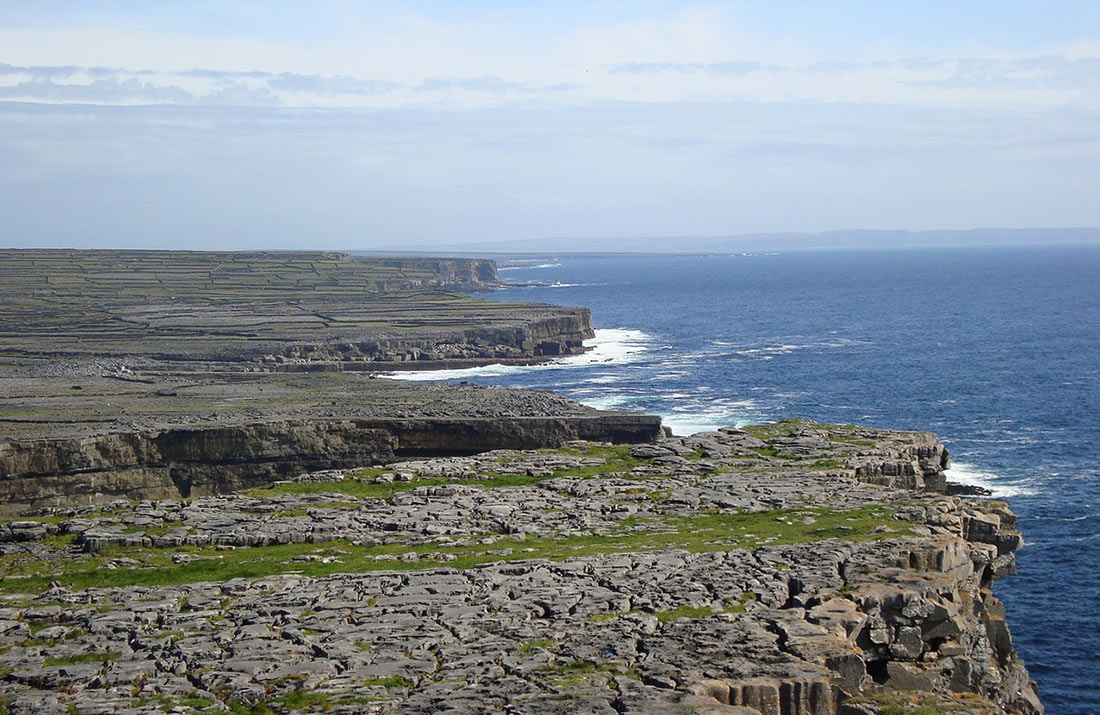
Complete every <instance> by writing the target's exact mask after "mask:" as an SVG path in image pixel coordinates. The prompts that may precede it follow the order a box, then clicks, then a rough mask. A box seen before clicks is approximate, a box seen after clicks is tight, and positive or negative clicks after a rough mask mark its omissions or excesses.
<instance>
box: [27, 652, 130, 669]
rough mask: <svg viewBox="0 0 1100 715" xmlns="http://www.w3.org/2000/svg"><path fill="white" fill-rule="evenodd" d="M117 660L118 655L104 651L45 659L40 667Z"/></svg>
mask: <svg viewBox="0 0 1100 715" xmlns="http://www.w3.org/2000/svg"><path fill="white" fill-rule="evenodd" d="M116 658H118V653H115V652H114V651H110V650H109V651H106V652H103V653H81V654H79V655H63V656H54V657H49V658H46V659H45V660H44V661H42V666H43V667H45V668H49V667H51V666H55V665H77V664H79V663H106V662H107V661H109V660H115V659H116Z"/></svg>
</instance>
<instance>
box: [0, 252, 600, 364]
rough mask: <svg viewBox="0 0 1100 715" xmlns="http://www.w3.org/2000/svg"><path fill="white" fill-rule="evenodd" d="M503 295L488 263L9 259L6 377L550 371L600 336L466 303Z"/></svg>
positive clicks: (565, 317)
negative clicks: (82, 370) (515, 365)
mask: <svg viewBox="0 0 1100 715" xmlns="http://www.w3.org/2000/svg"><path fill="white" fill-rule="evenodd" d="M497 285H498V283H497V269H496V264H495V263H493V262H492V261H488V260H480V259H459V258H455V259H434V258H367V257H362V256H349V255H346V254H341V253H325V252H202V253H199V252H187V251H73V250H0V319H2V320H0V326H3V327H0V365H10V366H12V367H15V368H27V367H35V368H37V369H39V370H56V369H57V367H56V366H57V365H58V364H65V365H66V366H72V365H76V366H77V367H75V368H73V369H79V366H80V365H81V364H85V365H86V364H87V363H89V362H94V361H103V360H111V359H113V360H117V361H119V362H122V363H124V364H125V365H127V366H128V367H130V368H132V369H137V370H141V371H143V372H155V373H162V374H164V373H167V374H179V373H181V372H210V371H216V370H235V371H247V370H272V369H280V370H295V369H297V370H330V371H335V370H341V369H343V368H344V367H345V366H347V367H350V368H352V369H358V370H369V369H377V368H379V367H383V368H386V369H390V368H392V367H393V363H402V364H403V363H410V364H418V363H421V362H426V361H451V362H453V361H455V360H464V361H469V362H470V364H476V363H478V362H479V361H480V362H482V363H484V362H493V361H502V360H503V361H531V360H539V359H545V358H546V357H549V356H553V355H563V354H568V353H571V352H576V351H578V350H581V349H582V341H584V340H585V339H587V338H591V337H592V336H593V332H592V322H591V315H590V313H589V312H588V310H587V309H585V308H563V307H559V306H550V305H539V304H521V303H500V302H493V301H488V300H482V299H478V298H475V297H471V296H470V295H466V294H464V293H462V292H459V291H484V290H491V289H493V288H495V287H497ZM374 362H382V363H384V365H382V366H372V363H374Z"/></svg>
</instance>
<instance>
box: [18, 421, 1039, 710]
mask: <svg viewBox="0 0 1100 715" xmlns="http://www.w3.org/2000/svg"><path fill="white" fill-rule="evenodd" d="M947 463H948V457H947V453H946V450H944V448H943V447H942V445H939V444H938V443H937V442H936V441H935V439H934V437H933V436H932V435H929V434H926V433H911V432H906V433H900V432H885V431H878V430H870V429H864V428H856V427H851V426H834V425H822V424H818V423H813V422H806V421H789V422H784V423H777V424H773V425H763V426H759V427H752V428H745V429H744V430H734V429H723V430H719V431H717V432H712V433H703V434H699V435H695V436H692V437H685V438H668V439H664V440H660V441H657V442H653V443H648V444H636V445H612V444H608V443H592V442H573V443H570V444H569V445H567V446H565V447H562V448H558V449H543V450H496V451H491V452H485V453H480V454H474V455H468V456H458V457H449V458H436V459H416V460H405V461H397V462H392V463H390V464H386V465H382V466H377V467H367V468H361V469H340V470H335V471H326V472H319V473H317V472H313V473H306V474H302V475H299V476H296V477H295V478H293V479H288V480H285V481H282V482H279V483H275V484H270V485H267V486H265V487H261V488H255V489H251V490H247V491H244V492H240V493H236V494H224V495H217V496H209V497H200V498H195V499H192V500H179V499H175V500H156V501H142V502H136V503H135V502H129V501H120V502H117V503H115V504H110V505H106V506H98V507H85V508H52V509H46V510H43V511H42V512H41V513H39V514H38V515H37V516H30V517H20V518H17V519H13V520H8V521H6V522H4V523H3V524H2V525H0V569H2V573H3V576H4V578H3V587H2V590H3V592H4V593H3V595H2V597H0V653H2V655H0V660H2V664H3V665H2V670H0V697H2V698H3V703H4V705H3V707H5V708H6V709H7V710H8V711H9V712H12V713H29V712H66V711H76V712H87V713H94V712H146V713H154V712H216V711H227V710H228V711H232V712H253V713H269V712H278V713H283V712H345V713H353V712H356V713H357V712H376V713H399V712H400V713H434V712H470V713H496V712H507V713H554V712H583V713H664V712H676V711H680V710H683V711H689V712H711V713H741V715H753V714H756V713H759V714H761V715H786V714H788V713H813V714H817V713H830V714H831V713H837V712H840V713H876V712H906V711H915V712H922V713H928V712H971V713H998V712H1014V713H1034V712H1041V710H1042V708H1041V705H1040V704H1039V702H1038V699H1037V697H1036V694H1035V690H1034V686H1033V685H1032V683H1031V682H1030V680H1029V678H1028V675H1027V671H1026V670H1025V668H1024V666H1023V664H1022V663H1020V662H1019V660H1018V659H1017V658H1016V655H1015V653H1014V651H1013V649H1012V645H1011V639H1010V636H1009V633H1008V629H1007V627H1006V626H1005V621H1004V612H1003V608H1002V607H1001V605H1000V603H999V602H998V601H997V599H996V598H995V597H994V596H993V594H992V592H991V590H990V587H991V585H992V582H993V581H994V580H995V579H996V578H998V577H1000V576H1002V575H1004V574H1007V573H1011V572H1012V571H1013V568H1014V559H1013V554H1012V552H1013V550H1014V549H1015V548H1017V547H1018V545H1019V544H1020V536H1019V533H1018V532H1017V531H1016V530H1015V529H1014V517H1013V515H1012V514H1011V512H1010V511H1009V510H1008V509H1007V507H1006V506H1005V505H1004V504H1003V503H999V502H993V501H980V500H968V499H960V498H957V497H950V496H946V495H944V494H943V493H942V492H943V490H944V486H945V485H944V482H943V470H944V468H945V467H946V465H947Z"/></svg>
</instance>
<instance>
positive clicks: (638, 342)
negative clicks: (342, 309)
mask: <svg viewBox="0 0 1100 715" xmlns="http://www.w3.org/2000/svg"><path fill="white" fill-rule="evenodd" d="M595 332H596V337H595V338H593V339H591V340H586V341H584V344H585V346H586V347H589V348H591V349H590V350H588V352H584V353H578V354H577V355H566V356H565V357H563V358H558V359H556V360H551V361H550V362H544V363H539V364H537V365H501V364H499V363H494V364H492V365H482V366H480V367H467V368H459V369H456V370H409V371H398V372H391V373H386V377H388V378H391V379H394V380H407V381H410V382H423V381H426V380H461V379H465V378H470V377H506V376H508V375H519V374H523V373H526V372H531V371H535V370H556V369H560V368H563V367H587V366H592V365H619V364H623V363H629V362H633V361H635V360H637V359H639V358H640V357H641V355H642V354H643V353H645V352H646V351H647V350H649V341H650V340H651V338H650V336H649V335H647V334H646V333H643V332H642V331H641V330H631V329H629V328H598V329H596V331H595Z"/></svg>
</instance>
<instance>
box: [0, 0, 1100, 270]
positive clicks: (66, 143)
mask: <svg viewBox="0 0 1100 715" xmlns="http://www.w3.org/2000/svg"><path fill="white" fill-rule="evenodd" d="M0 166H2V167H4V168H3V169H2V170H0V245H7V246H52V245H73V246H146V247H175V248H214V247H228V248H260V247H269V248H291V247H301V248H305V247H317V248H345V249H356V248H363V249H370V248H382V247H409V248H413V247H419V246H426V245H443V244H450V243H461V242H464V241H483V240H508V239H512V238H523V239H530V238H538V237H540V236H604V235H614V236H623V235H664V234H675V235H719V234H738V233H750V232H768V231H823V230H832V229H842V228H907V229H928V228H972V227H978V226H1003V227H1024V226H1093V225H1100V202H1096V201H1095V196H1097V195H1100V169H1098V168H1097V167H1100V3H1086V2H1072V3H1071V2H1044V3H1040V2H1026V3H1025V2H924V3H893V2H822V1H819V2H801V1H799V2H730V3H692V4H687V3H673V2H645V1H642V2H631V3H625V2H622V3H611V2H599V1H598V0H596V1H590V2H566V3H561V2H556V3H503V2H498V3H492V2H462V3H455V2H415V3H400V4H398V3H365V2H350V1H345V2H315V3H309V4H303V3H280V2H233V3H229V2H215V1H213V0H210V1H208V2H187V3H184V2H157V3H145V2H121V1H119V2H49V1H46V2H35V3H23V2H18V3H17V2H0Z"/></svg>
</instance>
